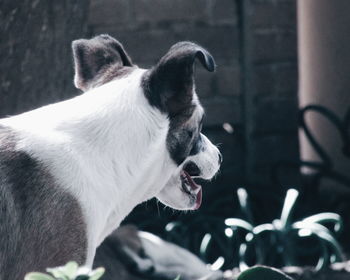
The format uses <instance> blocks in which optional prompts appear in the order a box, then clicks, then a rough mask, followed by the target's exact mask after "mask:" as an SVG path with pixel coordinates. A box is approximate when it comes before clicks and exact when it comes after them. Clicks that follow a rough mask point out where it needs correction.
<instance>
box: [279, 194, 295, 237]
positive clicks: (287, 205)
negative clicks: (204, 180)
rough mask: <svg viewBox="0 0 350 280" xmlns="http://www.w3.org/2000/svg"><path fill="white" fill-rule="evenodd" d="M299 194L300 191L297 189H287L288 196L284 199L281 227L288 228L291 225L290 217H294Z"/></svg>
mask: <svg viewBox="0 0 350 280" xmlns="http://www.w3.org/2000/svg"><path fill="white" fill-rule="evenodd" d="M298 196H299V192H298V191H297V190H296V189H289V190H288V191H287V195H286V198H285V199H284V203H283V208H282V214H281V219H280V220H281V228H282V229H284V230H286V228H287V227H288V226H289V225H290V219H291V217H292V213H293V209H294V206H295V202H296V200H297V198H298Z"/></svg>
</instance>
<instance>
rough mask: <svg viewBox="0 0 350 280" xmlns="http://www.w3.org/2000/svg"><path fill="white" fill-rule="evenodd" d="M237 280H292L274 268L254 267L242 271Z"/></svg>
mask: <svg viewBox="0 0 350 280" xmlns="http://www.w3.org/2000/svg"><path fill="white" fill-rule="evenodd" d="M237 280H292V278H291V277H289V276H288V275H286V274H284V273H283V272H281V271H279V270H277V269H275V268H271V267H267V266H254V267H252V268H249V269H247V270H245V271H243V272H242V273H241V274H240V275H239V276H238V278H237Z"/></svg>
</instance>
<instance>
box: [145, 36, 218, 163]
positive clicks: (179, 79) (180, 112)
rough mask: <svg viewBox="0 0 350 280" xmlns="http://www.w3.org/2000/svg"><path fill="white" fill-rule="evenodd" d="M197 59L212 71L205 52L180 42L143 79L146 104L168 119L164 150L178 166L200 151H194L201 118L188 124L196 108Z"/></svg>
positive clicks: (213, 67) (212, 59)
mask: <svg viewBox="0 0 350 280" xmlns="http://www.w3.org/2000/svg"><path fill="white" fill-rule="evenodd" d="M196 59H198V60H199V61H200V62H201V64H202V65H203V66H204V67H205V68H206V69H207V70H208V71H210V72H213V71H214V70H215V62H214V58H213V57H212V56H211V54H210V53H209V52H208V51H206V50H205V49H204V48H202V47H200V46H198V45H196V44H194V43H191V42H180V43H177V44H175V45H174V46H172V47H171V48H170V50H169V52H168V53H167V54H166V55H165V56H163V57H162V58H161V60H160V61H159V62H158V64H157V65H156V66H155V67H153V68H152V69H150V70H148V71H147V72H146V73H145V74H144V76H143V79H142V87H143V89H144V92H145V96H146V98H147V99H148V101H149V103H150V104H151V105H152V106H155V107H157V108H158V109H159V110H160V111H162V112H164V113H166V114H168V116H169V119H170V129H169V132H168V135H167V147H168V150H169V152H170V155H171V157H172V159H173V160H174V161H175V162H176V163H177V164H178V165H180V164H181V163H182V162H183V161H184V160H185V159H186V157H188V155H189V154H190V153H191V151H192V153H195V152H199V151H200V149H198V148H199V145H200V144H198V147H197V148H193V147H194V146H195V145H197V142H198V143H200V141H201V138H200V134H199V132H200V120H201V118H198V119H195V120H194V122H195V123H192V124H189V123H188V120H189V119H190V118H191V116H192V114H193V112H194V111H195V108H196V106H199V103H198V101H193V89H194V64H195V60H196ZM196 102H197V103H196ZM199 117H201V116H199ZM189 132H190V134H191V135H190V134H189Z"/></svg>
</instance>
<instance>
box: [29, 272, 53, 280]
mask: <svg viewBox="0 0 350 280" xmlns="http://www.w3.org/2000/svg"><path fill="white" fill-rule="evenodd" d="M24 280H55V279H54V278H53V277H51V276H50V275H47V274H44V273H40V272H30V273H28V274H27V275H26V276H25V277H24Z"/></svg>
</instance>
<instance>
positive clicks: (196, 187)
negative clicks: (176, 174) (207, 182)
mask: <svg viewBox="0 0 350 280" xmlns="http://www.w3.org/2000/svg"><path fill="white" fill-rule="evenodd" d="M183 172H184V174H185V175H186V177H187V180H188V182H189V183H190V186H191V189H192V190H196V189H198V188H200V186H198V185H197V184H196V183H195V182H194V181H193V179H192V178H191V176H190V175H189V174H188V173H187V172H186V171H185V170H183Z"/></svg>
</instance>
